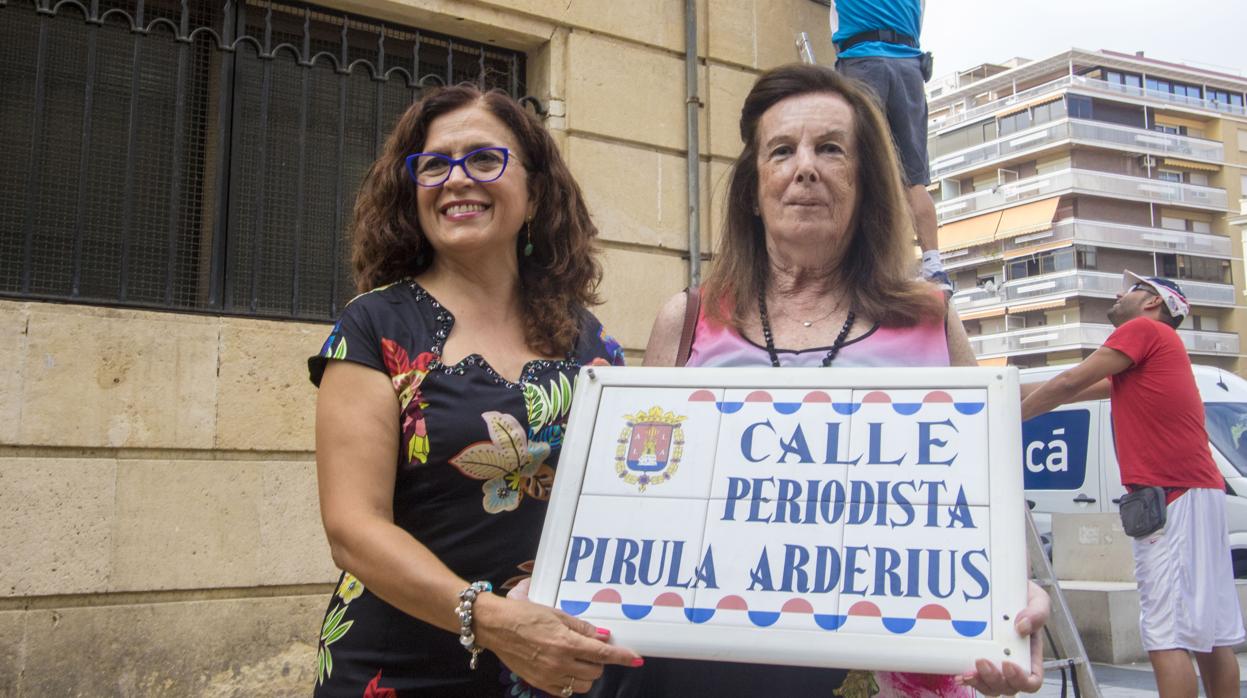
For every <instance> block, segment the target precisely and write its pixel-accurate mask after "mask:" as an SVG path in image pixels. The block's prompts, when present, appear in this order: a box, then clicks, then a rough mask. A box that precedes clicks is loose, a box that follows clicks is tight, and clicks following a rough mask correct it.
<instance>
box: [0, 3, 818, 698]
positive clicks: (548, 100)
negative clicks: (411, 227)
mask: <svg viewBox="0 0 1247 698" xmlns="http://www.w3.org/2000/svg"><path fill="white" fill-rule="evenodd" d="M321 4H323V5H326V6H331V7H335V8H340V9H344V10H348V11H351V12H355V13H358V14H361V15H366V16H370V17H376V18H379V19H386V20H390V21H394V22H397V23H401V24H406V25H410V26H417V27H422V28H424V29H428V30H432V31H439V32H445V33H449V34H452V35H455V36H461V37H464V38H467V39H471V40H475V41H492V42H494V43H496V44H497V45H499V46H505V47H507V48H513V49H519V50H523V51H525V52H526V53H527V55H528V65H529V75H528V84H529V92H530V93H531V94H533V95H535V96H537V97H538V98H540V99H541V100H542V102H543V103H544V104H546V105H547V106H548V107H549V110H550V116H549V117H548V118H547V126H548V127H549V128H550V129H551V130H552V131H553V132H554V133H555V137H556V139H557V140H558V141H559V143H560V144H561V146H562V148H563V150H564V154H565V156H566V157H567V158H568V161H569V163H570V165H571V169H572V171H573V173H574V174H575V175H576V177H577V179H578V181H579V182H580V185H581V187H582V188H583V190H584V193H585V196H586V198H587V200H588V203H589V207H590V211H591V212H592V213H593V215H594V217H595V219H596V221H597V224H598V226H599V228H600V229H601V232H602V248H603V257H602V263H603V268H604V271H605V278H604V279H603V285H602V289H601V291H602V296H603V298H604V300H605V303H604V305H603V306H602V307H601V308H599V309H598V315H599V316H600V317H601V318H602V319H603V322H604V323H605V324H606V326H607V329H608V331H610V332H612V333H613V334H614V335H615V336H616V337H617V338H618V339H619V340H620V341H621V342H622V343H623V345H624V347H625V349H626V350H627V351H628V355H629V358H630V360H632V361H634V362H637V361H639V359H640V357H641V352H642V350H643V348H644V346H645V343H646V340H647V337H648V334H649V328H650V324H651V323H652V321H653V317H654V314H655V312H656V311H657V309H658V308H659V306H660V305H661V304H662V303H663V301H664V300H665V299H666V298H667V297H668V296H670V295H671V294H673V293H675V292H677V291H679V290H680V289H681V288H683V287H684V286H685V285H686V283H687V270H688V264H689V260H688V251H687V250H688V244H687V230H688V200H687V199H688V195H687V183H686V180H685V172H686V160H685V157H686V152H687V148H686V130H685V87H684V74H685V72H684V24H683V22H684V3H683V2H682V1H681V0H635V1H633V2H606V1H605V0H592V1H588V0H571V2H568V0H506V1H503V0H480V1H477V2H467V1H463V0H322V2H321ZM697 13H698V16H697V25H698V26H697V28H698V53H699V66H698V75H699V88H698V89H699V94H700V97H701V100H702V107H701V109H700V112H701V114H700V120H699V123H700V134H701V144H700V149H701V153H702V157H701V162H700V163H699V167H700V172H701V174H700V177H701V181H702V190H701V206H702V218H701V228H702V239H701V248H702V251H703V253H708V252H710V251H711V250H712V249H713V244H714V241H715V239H716V237H717V227H718V225H719V224H720V220H721V217H720V214H721V210H722V196H723V189H724V188H725V186H726V173H727V171H728V169H729V167H730V164H731V162H732V159H733V158H734V156H735V155H736V153H737V152H738V151H739V136H738V132H737V118H738V115H739V109H740V105H741V102H742V100H743V98H744V95H745V93H746V92H747V91H748V89H749V87H750V85H751V83H752V81H753V79H754V77H755V76H756V74H757V73H758V72H760V71H761V70H763V69H766V68H768V67H772V66H775V65H779V64H782V63H786V62H790V61H792V60H794V59H795V58H796V51H795V49H794V48H793V39H794V36H795V34H796V33H797V32H798V31H807V32H809V33H810V34H811V37H812V40H813V43H814V46H815V49H816V53H817V54H818V55H819V56H820V57H829V56H830V50H829V49H827V48H822V47H827V46H828V42H829V36H828V24H827V14H826V13H827V9H826V7H825V6H823V5H821V4H819V3H817V2H813V1H812V0H699V2H698V3H697ZM328 330H329V327H328V325H321V324H315V323H310V324H309V323H296V322H277V321H264V320H250V319H243V318H233V317H212V316H205V315H191V314H178V313H163V312H148V311H140V310H130V309H113V308H99V307H88V306H80V305H71V304H56V303H40V302H18V301H2V300H0V355H2V356H4V357H5V358H6V364H7V366H6V370H3V371H0V541H3V542H0V698H8V697H16V696H23V697H25V696H50V695H57V696H61V695H64V696H71V695H81V696H96V695H99V696H113V695H124V696H133V695H155V696H288V695H306V694H307V693H308V692H309V690H310V687H311V685H312V681H313V680H314V672H315V665H314V659H315V654H316V642H317V632H316V631H317V629H318V627H319V619H320V616H321V614H322V612H323V610H324V605H325V603H326V600H327V594H328V592H329V590H330V588H331V584H332V581H333V580H334V579H335V577H336V574H337V572H336V570H335V569H334V568H333V564H332V561H331V560H330V557H329V551H328V546H327V545H326V543H325V541H324V535H323V532H322V531H321V528H320V520H319V512H318V507H317V499H316V477H315V461H314V440H313V416H314V404H315V391H314V389H313V388H312V386H311V385H310V384H309V383H308V382H307V378H306V364H305V359H306V357H307V355H308V354H310V353H312V352H315V351H316V350H317V349H319V347H320V344H321V342H322V341H323V339H324V337H325V335H326V334H327V332H328Z"/></svg>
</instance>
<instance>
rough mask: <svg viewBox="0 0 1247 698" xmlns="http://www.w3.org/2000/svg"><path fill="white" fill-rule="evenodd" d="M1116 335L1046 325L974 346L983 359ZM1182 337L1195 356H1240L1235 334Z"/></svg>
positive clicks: (1096, 342) (1100, 328) (1091, 344)
mask: <svg viewBox="0 0 1247 698" xmlns="http://www.w3.org/2000/svg"><path fill="white" fill-rule="evenodd" d="M1112 333H1113V326H1112V325H1105V324H1098V323H1070V324H1067V325H1046V326H1043V327H1034V328H1028V329H1025V330H1014V331H1011V332H1001V333H999V334H988V335H979V336H977V337H970V346H971V347H972V348H973V349H974V353H975V355H976V356H978V357H980V358H982V357H986V356H999V355H1002V354H1003V355H1014V354H1035V353H1039V352H1048V351H1056V350H1060V349H1077V348H1083V349H1091V348H1095V347H1099V346H1100V345H1102V344H1104V341H1105V340H1106V339H1108V337H1109V335H1110V334H1112ZM1178 336H1179V337H1181V338H1182V343H1183V344H1185V345H1186V349H1187V351H1188V352H1190V353H1193V354H1218V355H1236V354H1238V350H1239V338H1238V335H1237V334H1234V333H1232V332H1208V331H1200V330H1178Z"/></svg>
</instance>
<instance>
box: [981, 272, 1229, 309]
mask: <svg viewBox="0 0 1247 698" xmlns="http://www.w3.org/2000/svg"><path fill="white" fill-rule="evenodd" d="M1134 271H1136V272H1138V273H1140V274H1144V273H1148V272H1150V271H1151V270H1148V269H1136V270H1134ZM1179 283H1180V284H1181V285H1182V290H1183V291H1185V292H1186V298H1187V300H1189V301H1190V302H1191V303H1192V304H1193V305H1217V306H1233V305H1234V301H1235V298H1234V286H1233V285H1232V284H1216V283H1209V282H1206V281H1189V280H1179ZM1121 290H1122V280H1121V274H1114V273H1106V272H1099V271H1083V270H1078V271H1065V272H1058V273H1056V274H1044V275H1041V276H1031V277H1026V278H1024V279H1014V280H1011V281H1007V282H1005V284H1004V299H1005V302H1006V303H1017V302H1019V301H1023V300H1025V301H1031V300H1040V299H1044V298H1048V297H1059V296H1068V295H1074V294H1077V295H1083V296H1093V297H1100V298H1112V297H1114V296H1116V295H1117V294H1118V293H1119V292H1120V291H1121Z"/></svg>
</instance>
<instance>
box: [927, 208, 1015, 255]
mask: <svg viewBox="0 0 1247 698" xmlns="http://www.w3.org/2000/svg"><path fill="white" fill-rule="evenodd" d="M1000 214H1001V212H1000V211H993V212H991V213H985V214H983V215H981V216H974V217H973V218H966V219H965V220H960V221H955V222H953V223H949V224H947V225H941V226H940V229H939V242H940V249H941V250H943V251H944V252H948V251H950V250H959V249H961V248H963V247H973V246H974V245H981V244H983V243H985V242H991V241H992V237H993V236H995V234H996V226H998V225H999V224H1000Z"/></svg>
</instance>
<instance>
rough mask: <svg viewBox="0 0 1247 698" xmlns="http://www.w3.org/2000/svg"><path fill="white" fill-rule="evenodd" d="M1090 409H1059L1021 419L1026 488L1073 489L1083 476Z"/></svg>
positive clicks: (1085, 474) (1077, 485) (1079, 483)
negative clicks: (1023, 420)
mask: <svg viewBox="0 0 1247 698" xmlns="http://www.w3.org/2000/svg"><path fill="white" fill-rule="evenodd" d="M1090 423H1091V412H1090V410H1060V411H1056V412H1049V413H1047V414H1043V415H1040V416H1038V417H1035V418H1034V419H1030V420H1027V421H1025V422H1023V423H1022V465H1023V467H1024V468H1025V469H1024V471H1023V483H1024V485H1025V487H1026V489H1028V490H1076V489H1078V488H1080V487H1082V484H1083V481H1084V480H1085V479H1086V477H1087V437H1088V436H1089V432H1090Z"/></svg>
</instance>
